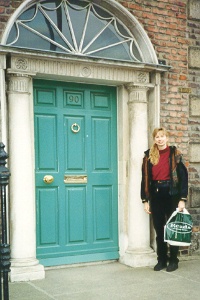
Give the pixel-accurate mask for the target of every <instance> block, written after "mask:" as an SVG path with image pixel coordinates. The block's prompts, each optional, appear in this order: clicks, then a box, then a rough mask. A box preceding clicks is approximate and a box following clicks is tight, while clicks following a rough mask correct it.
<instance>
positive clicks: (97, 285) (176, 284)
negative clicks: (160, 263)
mask: <svg viewBox="0 0 200 300" xmlns="http://www.w3.org/2000/svg"><path fill="white" fill-rule="evenodd" d="M199 283H200V256H197V257H191V258H185V259H182V258H181V259H180V262H179V268H178V270H176V271H174V272H170V273H169V272H166V270H165V269H164V270H162V271H159V272H155V271H154V270H153V267H145V268H144V267H143V268H132V267H128V266H126V265H123V264H121V263H119V262H117V261H114V262H104V263H103V262H102V263H96V264H89V265H78V266H67V267H61V268H53V269H51V268H47V269H46V278H45V279H43V280H35V281H31V282H30V281H29V282H17V283H16V282H14V283H9V294H10V300H50V299H54V300H74V299H76V300H124V299H126V300H129V299H130V300H137V299H140V300H146V299H148V300H151V299H152V300H153V299H154V300H165V299H167V300H189V299H190V300H197V299H198V300H199V299H200V284H199Z"/></svg>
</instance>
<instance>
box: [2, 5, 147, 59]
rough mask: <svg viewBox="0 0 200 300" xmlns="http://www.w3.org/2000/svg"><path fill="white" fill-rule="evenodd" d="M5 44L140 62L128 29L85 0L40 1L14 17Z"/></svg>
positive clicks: (134, 42) (132, 37) (109, 14)
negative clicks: (15, 18) (14, 19)
mask: <svg viewBox="0 0 200 300" xmlns="http://www.w3.org/2000/svg"><path fill="white" fill-rule="evenodd" d="M6 45H8V46H13V47H18V48H19V47H21V48H28V49H37V50H44V51H53V52H58V53H66V54H71V55H80V56H86V57H88V56H90V57H91V56H92V57H100V58H110V59H117V60H128V61H136V62H142V61H144V58H143V57H142V53H141V51H140V49H139V46H138V44H137V42H136V40H135V38H134V36H133V35H132V34H131V33H130V31H129V30H128V29H127V28H126V27H125V26H124V24H122V22H120V20H118V19H117V18H116V17H115V16H114V15H112V14H111V13H110V12H108V11H106V10H104V9H102V8H101V7H100V6H98V5H96V4H94V3H92V1H87V0H83V1H82V0H78V1H77V0H57V1H56V0H55V1H41V2H40V3H37V4H35V5H33V6H31V7H30V8H29V9H27V10H26V11H24V12H23V13H22V14H21V15H20V16H19V17H18V19H17V20H16V21H15V23H14V25H13V27H12V29H11V31H10V33H9V36H8V39H7V42H6Z"/></svg>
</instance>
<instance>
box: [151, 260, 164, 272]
mask: <svg viewBox="0 0 200 300" xmlns="http://www.w3.org/2000/svg"><path fill="white" fill-rule="evenodd" d="M166 267H167V264H166V263H165V262H163V261H159V262H158V263H157V265H155V267H154V271H160V270H162V269H164V268H166Z"/></svg>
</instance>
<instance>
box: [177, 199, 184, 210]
mask: <svg viewBox="0 0 200 300" xmlns="http://www.w3.org/2000/svg"><path fill="white" fill-rule="evenodd" d="M184 208H185V201H183V200H180V201H179V203H178V209H179V211H183V210H184Z"/></svg>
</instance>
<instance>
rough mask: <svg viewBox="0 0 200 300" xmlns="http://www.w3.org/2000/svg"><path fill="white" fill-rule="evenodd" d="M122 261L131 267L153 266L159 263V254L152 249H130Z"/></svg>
mask: <svg viewBox="0 0 200 300" xmlns="http://www.w3.org/2000/svg"><path fill="white" fill-rule="evenodd" d="M120 262H121V263H123V264H125V265H127V266H130V267H134V268H137V267H151V266H154V265H155V264H156V263H157V254H156V253H155V252H154V251H153V250H152V249H151V248H148V249H137V250H131V249H128V250H127V251H126V253H125V255H124V256H123V257H122V258H121V259H120Z"/></svg>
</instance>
